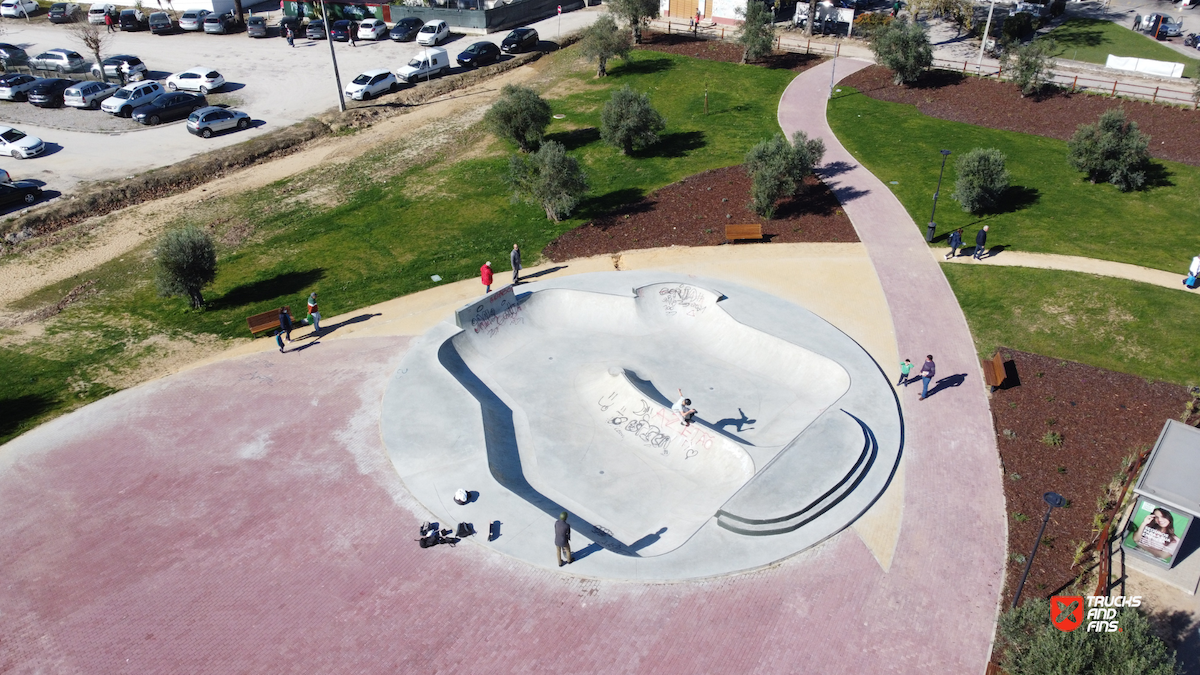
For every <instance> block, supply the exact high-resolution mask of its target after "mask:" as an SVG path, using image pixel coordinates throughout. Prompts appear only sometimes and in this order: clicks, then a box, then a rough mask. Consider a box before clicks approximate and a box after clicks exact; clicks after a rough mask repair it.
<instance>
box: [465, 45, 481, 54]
mask: <svg viewBox="0 0 1200 675" xmlns="http://www.w3.org/2000/svg"><path fill="white" fill-rule="evenodd" d="M481 51H483V46H482V45H478V44H474V45H471V46H470V47H467V53H468V54H478V53H479V52H481Z"/></svg>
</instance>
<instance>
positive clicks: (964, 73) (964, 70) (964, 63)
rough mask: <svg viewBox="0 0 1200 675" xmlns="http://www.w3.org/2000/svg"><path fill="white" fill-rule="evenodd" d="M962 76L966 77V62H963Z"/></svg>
mask: <svg viewBox="0 0 1200 675" xmlns="http://www.w3.org/2000/svg"><path fill="white" fill-rule="evenodd" d="M962 74H963V75H966V74H967V62H966V61H963V70H962Z"/></svg>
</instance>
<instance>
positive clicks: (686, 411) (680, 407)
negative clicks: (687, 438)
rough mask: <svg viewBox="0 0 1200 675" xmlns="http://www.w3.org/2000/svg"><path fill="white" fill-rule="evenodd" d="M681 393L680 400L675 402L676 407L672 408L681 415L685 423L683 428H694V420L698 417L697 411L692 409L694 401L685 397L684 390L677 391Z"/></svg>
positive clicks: (680, 417)
mask: <svg viewBox="0 0 1200 675" xmlns="http://www.w3.org/2000/svg"><path fill="white" fill-rule="evenodd" d="M675 391H677V392H679V400H678V401H675V405H673V406H671V410H673V411H675V414H676V415H679V419H680V420H681V421H682V422H683V426H685V427H690V426H692V418H693V417H695V416H696V409H695V408H693V407H692V399H690V398H684V397H683V390H682V389H676V390H675Z"/></svg>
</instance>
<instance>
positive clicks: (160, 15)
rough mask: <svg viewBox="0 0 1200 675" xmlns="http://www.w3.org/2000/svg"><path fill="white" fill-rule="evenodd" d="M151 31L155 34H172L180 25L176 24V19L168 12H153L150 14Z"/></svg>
mask: <svg viewBox="0 0 1200 675" xmlns="http://www.w3.org/2000/svg"><path fill="white" fill-rule="evenodd" d="M149 22H150V32H151V33H154V34H155V35H171V34H172V33H174V32H175V31H176V30H178V28H179V26H178V25H176V24H175V20H174V19H172V18H171V15H170V14H167V13H166V12H152V13H151V14H150V21H149Z"/></svg>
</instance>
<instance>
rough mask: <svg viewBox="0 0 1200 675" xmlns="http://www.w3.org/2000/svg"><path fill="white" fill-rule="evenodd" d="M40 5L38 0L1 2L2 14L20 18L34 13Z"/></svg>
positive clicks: (8, 0) (5, 0) (0, 13)
mask: <svg viewBox="0 0 1200 675" xmlns="http://www.w3.org/2000/svg"><path fill="white" fill-rule="evenodd" d="M38 7H39V5H38V4H37V2H36V0H4V2H0V16H6V17H9V18H10V19H19V18H22V17H26V16H28V15H30V14H33V13H34V12H36V11H37V10H38Z"/></svg>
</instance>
